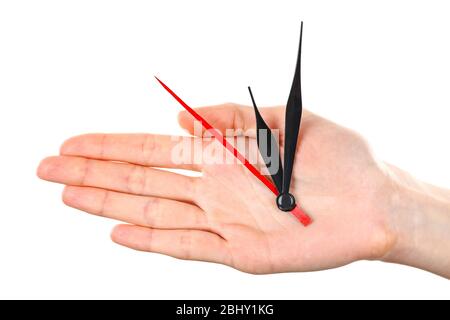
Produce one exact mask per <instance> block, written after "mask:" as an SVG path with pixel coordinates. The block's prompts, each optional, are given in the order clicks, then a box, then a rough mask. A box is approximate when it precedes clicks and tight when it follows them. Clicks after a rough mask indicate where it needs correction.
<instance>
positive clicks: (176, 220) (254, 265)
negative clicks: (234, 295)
mask: <svg viewBox="0 0 450 320" xmlns="http://www.w3.org/2000/svg"><path fill="white" fill-rule="evenodd" d="M197 112H199V113H200V114H201V115H202V116H204V117H205V118H206V119H207V120H208V121H209V122H210V123H211V124H212V125H213V126H215V127H216V128H217V129H219V130H221V131H223V132H225V130H226V129H242V130H243V131H244V132H246V131H247V129H251V128H254V125H255V120H254V114H253V109H252V108H250V107H244V106H238V105H234V104H226V105H220V106H214V107H206V108H199V109H197ZM261 113H262V115H263V117H264V119H265V120H266V122H267V124H268V125H269V127H271V128H279V129H280V132H283V125H284V108H282V107H275V108H262V109H261ZM179 121H180V124H181V125H182V126H183V127H184V128H186V129H187V130H188V131H189V132H191V133H192V134H193V133H194V125H193V119H192V118H191V117H190V116H189V115H188V114H187V113H181V114H180V118H179ZM236 139H246V140H248V141H250V144H251V145H253V146H254V145H255V139H254V137H253V136H252V135H250V136H241V137H238V138H236ZM183 142H184V144H186V145H189V146H191V145H193V144H195V143H200V144H202V145H204V146H208V145H211V144H217V145H219V143H217V142H215V141H209V139H207V138H204V137H201V136H200V137H186V138H184V139H183ZM177 145H178V146H179V141H175V140H174V139H173V138H171V137H169V136H161V135H150V134H120V135H118V134H110V135H107V134H89V135H82V136H78V137H74V138H71V139H69V140H68V141H66V142H65V143H64V144H63V146H62V148H61V155H60V156H56V157H50V158H46V159H44V160H43V161H42V162H41V164H40V166H39V169H38V175H39V177H41V178H42V179H45V180H49V181H53V182H59V183H63V184H66V185H67V187H66V188H65V190H64V195H63V200H64V202H65V203H66V204H67V205H69V206H71V207H75V208H78V209H81V210H83V211H86V212H89V213H92V214H96V215H102V216H105V217H109V218H113V219H117V220H121V221H124V222H126V223H129V224H126V225H119V226H117V227H116V228H115V229H114V231H113V233H112V239H113V240H114V241H115V242H117V243H119V244H122V245H125V246H128V247H131V248H134V249H138V250H144V251H149V252H158V253H163V254H167V255H171V256H174V257H177V258H182V259H194V260H204V261H211V262H217V263H223V264H227V265H230V266H232V267H234V268H237V269H239V270H242V271H246V272H250V273H272V272H286V271H308V270H319V269H324V268H332V267H337V266H340V265H344V264H347V263H350V262H352V261H356V260H359V259H376V258H381V257H382V256H383V255H385V254H386V253H387V252H388V251H389V249H390V248H391V246H392V244H393V240H392V237H391V236H390V235H391V232H390V230H389V227H388V223H387V221H388V214H387V209H386V208H388V207H389V194H390V193H389V188H390V183H389V179H388V178H387V177H386V175H385V174H384V172H383V170H382V168H381V167H380V165H379V164H378V162H377V161H376V160H375V158H374V157H373V156H372V154H371V152H370V149H369V147H368V146H367V144H366V143H365V141H364V140H363V139H362V138H360V137H359V136H358V135H357V134H355V133H354V132H352V131H350V130H348V129H345V128H342V127H340V126H338V125H336V124H334V123H332V122H329V121H327V120H325V119H323V118H321V117H318V116H316V115H314V114H312V113H309V112H306V111H304V114H303V119H302V127H301V130H300V137H299V145H298V147H297V156H296V160H295V165H294V172H293V177H292V184H291V193H293V194H294V196H295V198H296V199H297V202H298V203H299V205H300V206H301V207H302V208H303V210H304V211H306V212H307V213H308V214H309V215H310V216H311V217H312V218H313V220H314V222H313V223H312V224H311V225H309V226H308V227H304V226H302V225H301V224H300V223H299V222H298V221H297V220H296V219H295V218H294V217H293V216H292V215H290V214H289V213H285V212H282V211H280V210H279V209H278V208H277V207H276V204H275V197H274V195H273V194H272V193H271V192H270V191H269V190H268V189H267V188H266V187H265V186H264V185H263V184H262V183H261V182H260V181H259V180H257V179H256V178H255V177H254V176H253V175H252V174H251V173H249V172H248V171H247V170H246V169H245V167H243V166H242V165H241V164H239V163H234V164H219V163H206V161H205V162H201V161H200V162H198V161H187V162H186V163H181V164H180V163H178V164H176V163H174V161H173V148H175V147H176V146H177ZM280 148H281V149H282V148H283V136H281V137H280ZM206 149H207V148H206ZM250 150H252V149H250ZM253 150H255V148H253ZM255 152H256V151H255ZM281 153H282V152H281ZM191 156H192V157H195V156H197V158H198V155H194V154H192V155H191ZM200 158H202V157H200ZM190 160H192V159H190ZM156 168H175V169H177V168H181V169H188V170H194V171H201V173H202V175H201V176H200V177H192V176H185V175H182V174H178V173H174V172H169V171H166V170H161V169H156Z"/></svg>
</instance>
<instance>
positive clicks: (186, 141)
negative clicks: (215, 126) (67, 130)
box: [60, 133, 203, 171]
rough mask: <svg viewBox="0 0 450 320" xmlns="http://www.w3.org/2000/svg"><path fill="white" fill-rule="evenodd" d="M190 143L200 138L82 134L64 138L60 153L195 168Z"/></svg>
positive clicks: (196, 169) (196, 164) (199, 141)
mask: <svg viewBox="0 0 450 320" xmlns="http://www.w3.org/2000/svg"><path fill="white" fill-rule="evenodd" d="M194 143H203V142H202V140H201V139H198V138H192V137H180V136H168V135H157V134H103V133H98V134H84V135H80V136H75V137H73V138H70V139H68V140H67V141H65V142H64V144H63V145H62V146H61V149H60V153H61V155H66V156H78V157H86V158H92V159H99V160H112V161H122V162H128V163H133V164H138V165H144V166H152V167H161V168H178V169H188V170H195V171H199V170H201V164H200V163H194V162H196V161H194V160H195V154H194V152H196V151H195V150H196V148H195V147H194ZM197 162H198V161H197Z"/></svg>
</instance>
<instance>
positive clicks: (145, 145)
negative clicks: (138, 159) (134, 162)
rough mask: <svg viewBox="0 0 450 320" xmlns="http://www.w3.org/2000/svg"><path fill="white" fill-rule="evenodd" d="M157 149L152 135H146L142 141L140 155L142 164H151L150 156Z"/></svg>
mask: <svg viewBox="0 0 450 320" xmlns="http://www.w3.org/2000/svg"><path fill="white" fill-rule="evenodd" d="M156 148H157V143H156V138H155V136H154V135H150V134H146V135H145V136H144V138H143V139H142V144H141V155H142V163H147V164H150V163H151V158H152V155H153V154H154V152H155V150H156Z"/></svg>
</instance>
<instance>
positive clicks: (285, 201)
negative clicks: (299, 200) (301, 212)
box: [277, 193, 295, 211]
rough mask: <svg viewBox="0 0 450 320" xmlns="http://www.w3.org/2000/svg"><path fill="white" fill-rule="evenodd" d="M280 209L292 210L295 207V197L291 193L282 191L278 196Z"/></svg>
mask: <svg viewBox="0 0 450 320" xmlns="http://www.w3.org/2000/svg"><path fill="white" fill-rule="evenodd" d="M277 206H278V209H280V210H282V211H292V209H294V208H295V198H294V196H293V195H292V194H290V193H280V194H279V195H278V197H277Z"/></svg>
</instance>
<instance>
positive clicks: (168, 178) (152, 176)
mask: <svg viewBox="0 0 450 320" xmlns="http://www.w3.org/2000/svg"><path fill="white" fill-rule="evenodd" d="M38 176H39V177H40V178H41V179H44V180H48V181H52V182H57V183H63V184H67V185H74V186H82V187H96V188H103V189H108V190H114V191H119V192H125V193H131V194H137V195H148V196H155V197H162V198H170V199H174V200H181V201H190V202H194V200H195V183H196V182H197V180H196V179H198V178H194V177H187V176H184V175H180V174H176V173H173V172H168V171H163V170H158V169H153V168H148V167H142V166H137V165H132V164H126V163H116V162H109V161H101V160H93V159H86V158H79V157H67V156H58V157H49V158H46V159H44V160H43V161H42V162H41V164H40V165H39V168H38Z"/></svg>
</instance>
